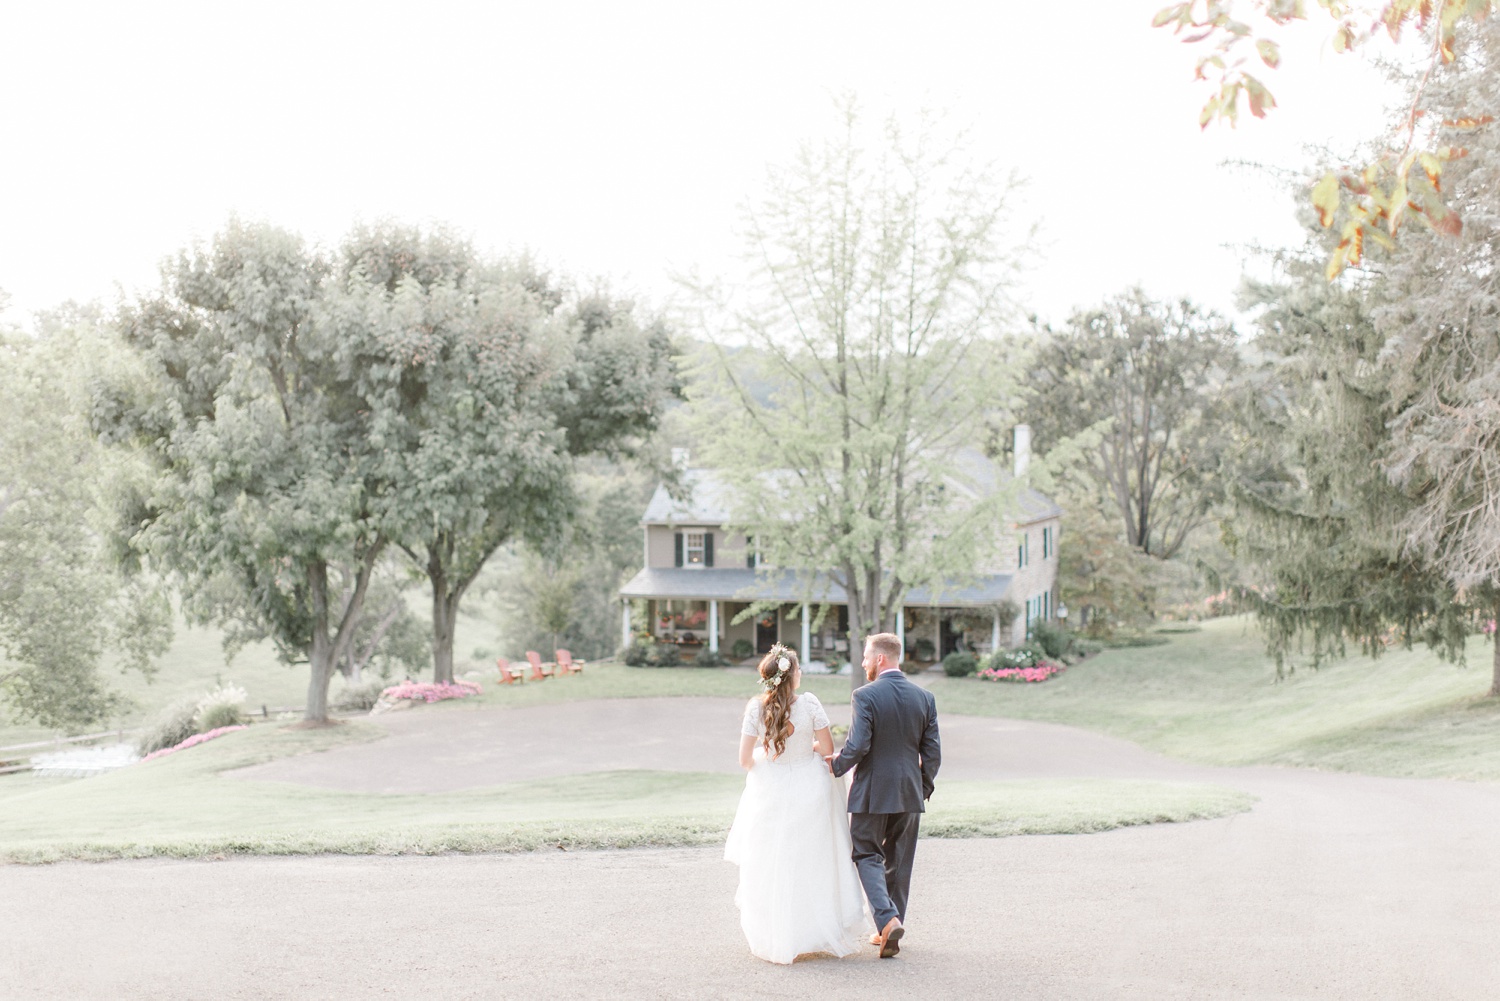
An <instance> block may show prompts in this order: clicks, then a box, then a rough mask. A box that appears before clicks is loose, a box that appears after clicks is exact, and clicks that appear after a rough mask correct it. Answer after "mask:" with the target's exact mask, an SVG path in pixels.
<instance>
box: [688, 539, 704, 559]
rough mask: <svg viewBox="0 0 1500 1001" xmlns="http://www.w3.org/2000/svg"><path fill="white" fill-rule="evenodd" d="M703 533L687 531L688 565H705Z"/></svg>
mask: <svg viewBox="0 0 1500 1001" xmlns="http://www.w3.org/2000/svg"><path fill="white" fill-rule="evenodd" d="M703 535H704V533H702V532H689V533H687V561H686V562H687V565H688V566H690V567H701V566H702V565H703V550H704V545H703Z"/></svg>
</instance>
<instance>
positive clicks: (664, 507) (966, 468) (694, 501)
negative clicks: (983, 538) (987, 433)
mask: <svg viewBox="0 0 1500 1001" xmlns="http://www.w3.org/2000/svg"><path fill="white" fill-rule="evenodd" d="M1013 479H1014V477H1012V476H1011V474H1010V473H1009V472H1007V471H1006V470H1004V469H1002V468H1001V467H1000V466H999V465H998V464H997V463H996V462H995V461H994V460H993V459H991V458H989V457H988V456H987V455H985V454H984V453H983V452H981V451H980V450H979V449H977V448H965V449H960V450H959V451H958V452H957V453H956V454H955V455H954V457H953V474H952V475H950V476H948V477H947V482H948V483H949V484H951V485H952V486H953V487H955V488H956V489H958V490H961V491H962V492H964V493H965V494H967V495H969V496H971V497H974V498H979V497H990V496H993V495H994V494H996V493H997V492H999V491H1000V490H1002V489H1004V488H1005V487H1007V486H1009V485H1010V483H1011V481H1012V480H1013ZM682 485H683V494H684V497H683V499H682V500H674V499H673V498H672V496H671V494H669V493H668V492H667V488H666V485H665V484H657V487H656V492H655V493H653V494H652V495H651V501H650V503H648V504H647V505H646V513H645V514H644V515H642V517H641V523H642V524H646V525H721V524H723V523H725V522H727V521H729V520H730V518H731V510H730V509H731V507H732V505H731V503H730V502H731V499H732V498H733V496H734V491H735V489H737V487H736V485H735V484H733V483H731V482H730V481H728V480H727V479H726V478H725V477H724V475H723V473H722V472H721V471H720V470H717V469H701V468H698V469H686V470H683V473H682ZM1016 505H1017V508H1018V510H1017V512H1016V514H1017V519H1016V520H1017V523H1018V524H1022V525H1029V524H1032V523H1034V522H1038V521H1045V520H1046V519H1048V518H1059V517H1061V516H1062V508H1060V507H1058V506H1057V502H1056V501H1054V500H1053V499H1052V498H1050V497H1048V496H1047V495H1046V494H1044V493H1042V492H1041V491H1039V490H1034V489H1032V488H1031V487H1022V488H1021V491H1020V493H1019V495H1018V496H1017V498H1016Z"/></svg>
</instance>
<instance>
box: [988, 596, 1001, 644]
mask: <svg viewBox="0 0 1500 1001" xmlns="http://www.w3.org/2000/svg"><path fill="white" fill-rule="evenodd" d="M999 652H1000V606H999V605H996V606H995V627H994V628H993V629H991V630H990V653H999Z"/></svg>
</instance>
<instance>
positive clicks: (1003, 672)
mask: <svg viewBox="0 0 1500 1001" xmlns="http://www.w3.org/2000/svg"><path fill="white" fill-rule="evenodd" d="M1062 669H1063V666H1062V665H1061V664H1057V663H1054V662H1052V661H1050V660H1039V661H1037V662H1036V665H1035V666H1033V667H990V668H985V669H984V670H983V671H980V672H979V675H978V676H979V678H980V680H982V681H1017V682H1026V683H1031V682H1037V681H1046V680H1047V679H1048V678H1050V677H1052V676H1053V675H1054V674H1059V673H1061V671H1062Z"/></svg>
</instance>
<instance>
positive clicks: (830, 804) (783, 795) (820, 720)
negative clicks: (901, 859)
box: [724, 692, 875, 963]
mask: <svg viewBox="0 0 1500 1001" xmlns="http://www.w3.org/2000/svg"><path fill="white" fill-rule="evenodd" d="M760 710H761V700H760V699H759V698H755V699H751V700H750V704H749V705H748V706H747V707H746V708H745V718H744V725H743V726H742V728H741V732H742V733H744V734H746V735H748V736H754V737H757V738H760V737H762V736H764V734H765V728H764V726H763V725H762V724H761V720H760ZM791 721H792V726H794V727H795V728H796V729H795V731H794V732H793V733H792V735H791V736H790V737H788V738H787V742H786V750H784V751H783V752H782V753H781V754H780V755H778V756H776V757H774V758H769V759H768V758H767V756H766V750H765V748H764V747H763V746H762V745H760V744H756V747H755V765H754V767H752V768H751V769H750V771H749V773H748V774H747V775H746V777H745V791H744V793H743V794H741V796H740V806H739V809H738V810H737V811H736V812H735V815H734V826H733V827H731V828H730V829H729V841H728V843H727V844H726V845H725V846H724V857H725V858H726V859H728V860H729V861H731V862H734V863H736V864H737V865H738V866H739V867H740V885H739V889H738V890H736V891H735V894H734V902H735V904H736V905H738V907H739V909H740V926H741V927H742V928H744V930H745V938H746V939H747V940H748V941H749V943H750V951H751V953H753V954H754V955H756V956H759V957H760V958H761V959H764V960H767V961H769V962H772V963H790V962H791V961H792V960H793V959H796V958H797V957H798V956H800V955H803V954H805V953H813V952H826V953H832V954H833V955H835V956H847V955H849V954H850V953H853V952H855V951H857V950H858V949H859V947H860V945H861V943H863V942H864V941H865V940H866V939H867V938H868V937H869V935H870V934H871V933H872V932H873V931H874V930H875V925H874V922H873V921H872V920H871V919H870V915H869V910H868V907H867V906H866V904H865V894H864V889H863V887H861V886H860V883H859V874H858V873H857V872H856V871H855V869H854V861H853V859H852V858H851V857H850V842H849V815H848V813H847V812H846V811H847V807H848V797H847V793H846V792H845V791H844V782H843V780H842V779H835V778H834V777H833V776H832V775H831V774H830V773H829V771H828V765H827V764H826V763H825V762H824V761H823V758H822V757H821V756H820V755H819V754H818V753H817V751H816V750H815V748H814V747H813V731H814V730H821V729H823V728H824V727H826V726H828V714H827V713H826V712H824V711H823V706H822V704H821V703H819V702H818V699H817V696H815V695H812V694H811V693H808V692H804V693H802V694H801V695H799V696H798V697H797V699H796V701H794V702H793V703H792V712H791Z"/></svg>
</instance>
